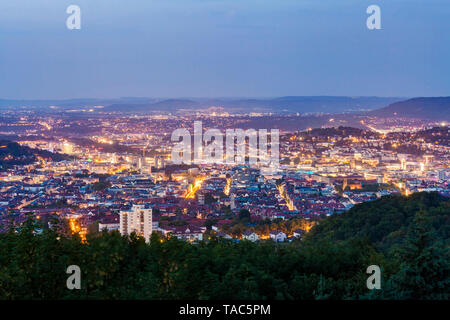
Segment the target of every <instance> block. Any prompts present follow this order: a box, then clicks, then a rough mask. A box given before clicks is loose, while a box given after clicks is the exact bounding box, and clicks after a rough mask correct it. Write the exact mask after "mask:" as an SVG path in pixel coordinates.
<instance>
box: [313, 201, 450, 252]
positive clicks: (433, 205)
mask: <svg viewBox="0 0 450 320" xmlns="http://www.w3.org/2000/svg"><path fill="white" fill-rule="evenodd" d="M421 210H422V211H423V210H426V211H427V212H428V214H429V216H430V218H431V222H432V225H433V227H434V228H435V229H436V232H437V235H438V237H439V238H440V239H442V241H444V243H447V244H449V243H450V229H449V225H450V199H449V198H446V197H444V196H441V195H439V194H438V193H437V192H433V193H426V192H420V193H414V194H412V195H411V196H409V197H405V196H397V195H391V196H385V197H382V198H381V199H378V200H375V201H371V202H365V203H361V204H358V205H356V206H354V207H353V208H351V209H350V210H349V211H347V212H344V213H342V214H340V215H333V216H331V217H329V218H327V219H325V220H323V221H321V222H320V223H319V224H318V225H316V226H314V227H313V229H312V230H311V232H310V233H309V234H308V241H319V240H328V241H332V242H335V241H341V240H349V239H352V238H366V239H367V240H368V241H370V242H371V243H372V244H373V245H374V246H376V247H377V248H380V249H383V250H388V249H390V248H391V247H392V246H394V245H397V246H401V245H403V244H404V241H405V237H406V233H407V231H408V228H409V227H410V225H411V223H412V222H413V219H414V216H415V215H416V213H417V212H419V211H421Z"/></svg>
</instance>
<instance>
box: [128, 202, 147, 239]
mask: <svg viewBox="0 0 450 320" xmlns="http://www.w3.org/2000/svg"><path fill="white" fill-rule="evenodd" d="M152 231H153V230H152V209H146V208H145V207H144V206H143V205H133V207H132V208H131V209H130V210H127V211H120V234H121V235H130V234H131V233H133V232H136V234H137V235H139V236H142V237H144V239H145V241H146V242H150V236H151V235H152Z"/></svg>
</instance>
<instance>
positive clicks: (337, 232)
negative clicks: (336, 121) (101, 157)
mask: <svg viewBox="0 0 450 320" xmlns="http://www.w3.org/2000/svg"><path fill="white" fill-rule="evenodd" d="M449 219H450V201H449V199H448V198H444V197H441V196H439V195H438V194H436V193H418V194H414V195H412V196H409V197H403V196H388V197H383V198H381V199H379V200H376V201H373V202H369V203H364V204H360V205H356V206H355V207H353V208H352V209H351V210H349V211H348V212H346V213H343V214H340V215H335V216H332V217H329V218H326V219H324V220H322V221H320V223H319V224H317V225H315V226H314V227H313V228H312V230H311V231H310V232H309V233H308V235H307V236H306V237H305V239H304V240H303V241H301V242H293V243H274V242H271V241H264V242H259V243H252V242H249V241H240V242H235V241H227V240H222V239H215V238H212V239H209V240H207V241H203V242H200V243H198V244H191V243H188V242H184V241H179V240H176V239H173V238H172V239H162V238H159V237H158V235H156V234H154V235H153V236H152V239H151V243H150V244H146V243H145V242H144V240H143V239H142V238H138V237H136V236H131V237H122V236H121V235H120V234H119V233H118V232H109V233H108V232H103V233H100V234H96V235H95V234H93V235H88V238H87V242H86V243H82V242H81V241H80V239H79V237H78V236H77V235H75V236H64V235H63V229H61V228H62V227H63V226H60V225H56V224H54V227H53V228H47V229H43V230H39V232H37V230H38V228H40V226H39V221H35V220H32V219H29V220H27V222H26V223H24V224H23V225H21V226H20V228H17V226H16V228H11V231H10V232H8V233H4V234H1V235H0V299H449V298H450V292H449V288H450V283H449V267H450V265H449V252H448V250H449V237H448V235H449ZM69 265H78V266H79V267H80V268H81V289H80V290H76V289H75V290H69V289H67V287H66V280H67V278H68V276H69V275H68V274H66V269H67V267H68V266H69ZM370 265H378V266H380V268H381V270H382V285H381V289H379V290H378V289H375V290H369V289H367V286H366V280H367V278H368V276H369V275H368V274H367V273H366V270H367V267H368V266H370Z"/></svg>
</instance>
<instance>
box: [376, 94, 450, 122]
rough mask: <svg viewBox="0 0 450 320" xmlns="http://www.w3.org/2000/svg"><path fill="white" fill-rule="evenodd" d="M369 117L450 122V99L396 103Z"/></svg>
mask: <svg viewBox="0 0 450 320" xmlns="http://www.w3.org/2000/svg"><path fill="white" fill-rule="evenodd" d="M368 114H369V115H373V116H378V117H390V118H391V117H402V118H418V119H430V120H443V121H450V97H436V98H413V99H409V100H405V101H399V102H394V103H392V104H390V105H388V106H387V107H384V108H381V109H378V110H374V111H371V112H369V113H368Z"/></svg>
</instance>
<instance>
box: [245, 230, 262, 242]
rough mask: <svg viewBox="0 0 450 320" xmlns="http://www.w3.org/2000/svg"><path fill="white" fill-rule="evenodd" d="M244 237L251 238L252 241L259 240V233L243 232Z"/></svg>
mask: <svg viewBox="0 0 450 320" xmlns="http://www.w3.org/2000/svg"><path fill="white" fill-rule="evenodd" d="M242 238H244V239H246V240H250V241H252V242H255V241H258V238H259V237H258V235H257V234H256V233H254V232H251V231H246V232H244V233H243V234H242Z"/></svg>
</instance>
